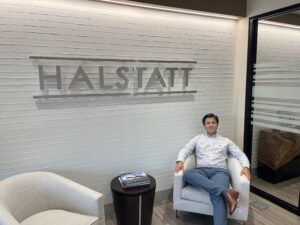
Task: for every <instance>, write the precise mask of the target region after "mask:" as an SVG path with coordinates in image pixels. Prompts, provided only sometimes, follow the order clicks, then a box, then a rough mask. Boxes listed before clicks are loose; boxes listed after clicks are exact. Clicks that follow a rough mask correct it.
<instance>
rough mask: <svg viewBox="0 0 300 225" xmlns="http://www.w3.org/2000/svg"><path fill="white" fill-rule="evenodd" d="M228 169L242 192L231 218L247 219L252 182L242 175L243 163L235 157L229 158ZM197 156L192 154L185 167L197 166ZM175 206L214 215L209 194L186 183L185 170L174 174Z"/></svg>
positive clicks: (176, 208) (236, 187) (234, 182)
mask: <svg viewBox="0 0 300 225" xmlns="http://www.w3.org/2000/svg"><path fill="white" fill-rule="evenodd" d="M227 164H228V169H229V172H230V174H231V178H232V182H231V186H232V187H233V188H234V189H235V190H237V191H239V192H240V195H239V199H238V206H237V208H236V210H235V211H234V213H233V214H232V215H231V216H230V215H229V216H228V217H229V218H233V219H237V220H243V221H247V218H248V206H249V192H250V183H249V181H248V180H247V178H246V177H245V176H240V172H241V169H242V168H241V165H240V163H239V161H238V160H237V159H235V158H231V157H230V158H228V162H227ZM195 166H196V158H195V155H194V154H192V155H191V156H189V157H188V158H187V159H186V160H185V162H184V169H191V168H195ZM173 188H174V189H173V207H174V209H175V210H176V216H177V210H182V211H187V212H194V213H200V214H206V215H213V206H212V203H211V202H210V197H209V194H208V193H207V192H206V191H204V190H200V189H199V188H198V189H197V188H194V187H192V186H191V185H186V183H185V181H184V180H183V171H182V170H181V171H179V172H178V173H175V174H174V187H173Z"/></svg>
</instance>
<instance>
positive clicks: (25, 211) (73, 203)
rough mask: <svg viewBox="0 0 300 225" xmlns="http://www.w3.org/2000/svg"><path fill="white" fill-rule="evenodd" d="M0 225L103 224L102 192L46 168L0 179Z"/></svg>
mask: <svg viewBox="0 0 300 225" xmlns="http://www.w3.org/2000/svg"><path fill="white" fill-rule="evenodd" d="M0 224H1V225H105V218H104V205H103V195H102V194H101V193H98V192H96V191H93V190H91V189H89V188H87V187H85V186H82V185H80V184H78V183H75V182H73V181H71V180H69V179H66V178H64V177H62V176H59V175H57V174H54V173H50V172H30V173H23V174H19V175H15V176H12V177H9V178H7V179H4V180H2V181H0Z"/></svg>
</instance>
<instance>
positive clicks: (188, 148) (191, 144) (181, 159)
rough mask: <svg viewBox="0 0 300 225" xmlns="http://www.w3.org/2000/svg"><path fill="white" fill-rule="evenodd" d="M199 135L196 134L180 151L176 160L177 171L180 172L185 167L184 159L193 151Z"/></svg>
mask: <svg viewBox="0 0 300 225" xmlns="http://www.w3.org/2000/svg"><path fill="white" fill-rule="evenodd" d="M198 138H199V136H196V137H194V138H192V139H191V140H190V141H189V142H188V143H187V144H186V145H185V146H184V147H183V148H182V149H181V150H180V152H179V153H178V156H177V160H176V166H175V172H178V171H180V170H182V169H183V162H184V160H185V159H186V158H187V157H188V156H189V155H191V154H192V153H193V151H194V149H195V147H196V143H197V140H198Z"/></svg>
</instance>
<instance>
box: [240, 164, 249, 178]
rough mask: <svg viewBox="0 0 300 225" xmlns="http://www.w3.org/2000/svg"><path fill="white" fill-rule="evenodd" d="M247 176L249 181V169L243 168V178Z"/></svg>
mask: <svg viewBox="0 0 300 225" xmlns="http://www.w3.org/2000/svg"><path fill="white" fill-rule="evenodd" d="M243 175H245V176H246V178H247V179H248V180H250V178H251V173H250V170H249V168H248V167H243V169H242V170H241V176H243Z"/></svg>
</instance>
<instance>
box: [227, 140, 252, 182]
mask: <svg viewBox="0 0 300 225" xmlns="http://www.w3.org/2000/svg"><path fill="white" fill-rule="evenodd" d="M228 151H229V153H230V154H231V155H232V156H233V157H234V158H236V159H237V160H238V161H239V162H240V164H241V166H242V167H243V169H242V170H241V176H242V175H245V176H246V177H247V179H248V180H250V176H251V174H250V163H249V160H248V158H247V156H246V155H245V153H244V152H242V150H241V149H240V148H239V147H238V146H237V145H236V144H235V143H233V142H232V141H231V140H229V144H228Z"/></svg>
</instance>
